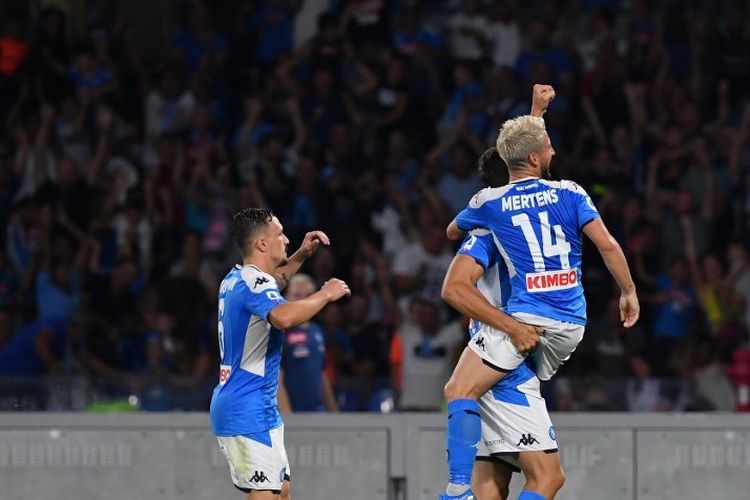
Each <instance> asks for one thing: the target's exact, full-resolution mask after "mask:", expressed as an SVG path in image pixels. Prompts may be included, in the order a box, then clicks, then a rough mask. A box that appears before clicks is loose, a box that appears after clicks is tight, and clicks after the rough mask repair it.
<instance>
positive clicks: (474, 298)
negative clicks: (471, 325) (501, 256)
mask: <svg viewBox="0 0 750 500" xmlns="http://www.w3.org/2000/svg"><path fill="white" fill-rule="evenodd" d="M482 274H484V269H483V268H482V266H480V265H479V264H477V262H476V261H475V260H474V259H473V258H472V257H469V256H468V255H463V254H459V255H456V256H455V257H454V258H453V261H452V262H451V265H450V267H449V268H448V272H447V273H446V275H445V279H444V280H443V289H442V291H441V293H440V295H441V297H442V298H443V300H445V301H446V302H447V303H448V304H450V305H451V306H453V307H454V308H455V309H456V310H457V311H458V312H460V313H461V314H464V315H466V316H468V317H470V318H474V319H475V320H477V321H481V322H482V323H485V324H487V325H490V326H491V327H493V328H497V329H498V330H502V331H504V332H506V333H507V334H508V335H509V336H510V337H511V342H513V345H514V346H516V349H518V351H519V352H526V351H530V350H532V349H533V348H534V347H536V345H537V343H538V342H539V335H540V333H541V331H540V329H538V328H536V327H533V326H529V325H524V324H523V323H520V322H518V321H516V320H515V319H513V318H512V317H510V316H509V315H507V314H505V313H504V312H502V311H500V310H499V309H498V308H497V307H495V306H493V305H492V304H490V302H489V301H488V300H487V299H486V298H485V297H484V295H482V294H481V293H480V292H479V290H477V287H476V286H475V285H476V282H477V281H479V278H481V277H482Z"/></svg>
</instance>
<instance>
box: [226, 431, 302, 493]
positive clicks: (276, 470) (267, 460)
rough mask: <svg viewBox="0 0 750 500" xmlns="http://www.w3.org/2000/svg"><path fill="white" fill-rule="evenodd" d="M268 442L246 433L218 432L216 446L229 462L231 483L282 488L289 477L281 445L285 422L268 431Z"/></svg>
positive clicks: (245, 487) (251, 487)
mask: <svg viewBox="0 0 750 500" xmlns="http://www.w3.org/2000/svg"><path fill="white" fill-rule="evenodd" d="M269 434H270V436H271V446H268V445H266V444H263V443H261V442H259V441H255V440H253V439H250V438H248V437H245V436H217V438H216V439H217V440H218V441H219V447H220V448H221V451H222V453H223V454H224V458H226V459H227V462H228V463H229V473H230V474H231V475H232V482H233V483H234V485H235V486H236V487H237V488H238V489H239V490H242V491H244V492H249V491H250V490H273V491H277V492H279V491H281V485H282V484H283V483H284V480H285V479H289V477H290V475H291V474H290V471H289V458H288V457H287V455H286V448H284V425H281V426H279V427H277V428H276V429H273V430H271V431H269Z"/></svg>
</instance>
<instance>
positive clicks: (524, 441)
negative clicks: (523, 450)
mask: <svg viewBox="0 0 750 500" xmlns="http://www.w3.org/2000/svg"><path fill="white" fill-rule="evenodd" d="M537 443H539V441H538V440H537V439H536V438H535V437H534V436H532V435H531V434H521V439H520V440H519V441H518V444H517V445H516V446H521V445H524V446H531V445H532V444H537Z"/></svg>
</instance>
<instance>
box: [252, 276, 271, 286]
mask: <svg viewBox="0 0 750 500" xmlns="http://www.w3.org/2000/svg"><path fill="white" fill-rule="evenodd" d="M263 283H268V278H266V277H263V276H261V277H260V278H255V284H254V285H253V288H258V285H262V284H263Z"/></svg>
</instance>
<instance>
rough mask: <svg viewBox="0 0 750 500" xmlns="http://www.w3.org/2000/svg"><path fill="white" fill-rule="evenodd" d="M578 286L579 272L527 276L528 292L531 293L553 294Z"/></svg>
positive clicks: (563, 270) (565, 271)
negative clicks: (556, 291)
mask: <svg viewBox="0 0 750 500" xmlns="http://www.w3.org/2000/svg"><path fill="white" fill-rule="evenodd" d="M577 286H578V270H577V269H575V268H574V269H562V270H560V271H542V272H540V273H528V274H526V290H527V291H528V292H531V293H537V292H553V291H555V290H566V289H568V288H575V287H577Z"/></svg>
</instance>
